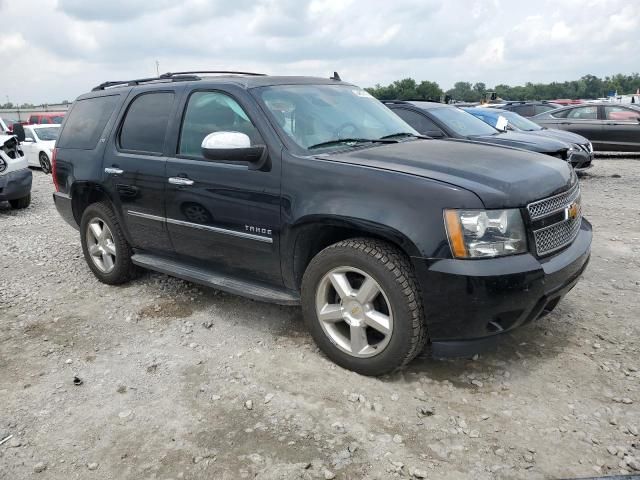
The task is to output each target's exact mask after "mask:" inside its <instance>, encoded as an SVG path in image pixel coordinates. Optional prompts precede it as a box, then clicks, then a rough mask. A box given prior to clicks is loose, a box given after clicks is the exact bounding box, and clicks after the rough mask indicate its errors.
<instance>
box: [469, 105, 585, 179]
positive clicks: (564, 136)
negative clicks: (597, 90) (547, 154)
mask: <svg viewBox="0 0 640 480" xmlns="http://www.w3.org/2000/svg"><path fill="white" fill-rule="evenodd" d="M463 110H464V111H465V112H468V113H470V114H471V115H473V116H474V117H478V118H479V119H480V120H482V121H483V122H485V123H487V124H489V125H491V126H492V127H494V128H496V126H497V124H498V121H499V119H500V117H503V118H505V119H506V120H507V122H508V124H507V130H512V131H515V132H525V133H529V134H531V135H538V136H541V137H548V138H557V139H558V140H562V141H563V142H567V143H569V144H570V145H571V149H570V150H569V159H568V161H569V163H570V164H571V166H572V167H573V168H575V169H576V170H578V171H582V170H586V169H587V168H591V167H592V166H593V146H592V145H591V142H590V141H589V140H587V139H586V138H584V137H583V136H581V135H578V134H576V133H572V132H567V131H565V130H557V129H555V128H545V127H541V126H540V125H538V124H537V123H534V122H532V121H531V120H529V119H527V118H524V117H521V116H520V115H518V114H517V113H514V112H508V111H506V110H498V109H495V108H481V107H477V108H464V109H463Z"/></svg>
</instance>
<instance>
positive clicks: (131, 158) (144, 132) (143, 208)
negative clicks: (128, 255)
mask: <svg viewBox="0 0 640 480" xmlns="http://www.w3.org/2000/svg"><path fill="white" fill-rule="evenodd" d="M177 96H178V91H177V87H173V88H172V87H171V86H167V88H162V89H157V90H151V91H146V92H139V91H135V90H134V91H132V94H131V95H130V97H129V99H128V103H127V106H126V108H125V109H124V110H123V111H122V112H121V113H120V117H119V119H118V122H117V129H116V130H115V132H114V134H113V135H112V136H111V139H110V141H109V145H108V147H107V150H106V152H105V156H104V162H103V167H104V169H103V184H104V185H105V186H106V188H107V189H108V191H109V194H110V196H111V198H112V199H113V200H114V202H115V203H116V205H117V206H118V208H119V209H120V210H121V213H122V218H123V219H124V222H125V225H126V228H127V231H128V233H129V236H130V241H131V243H132V246H133V247H134V248H139V249H143V250H146V251H150V252H157V253H170V252H172V251H173V247H172V245H171V242H170V240H169V234H168V232H167V228H166V224H165V222H164V217H165V203H164V202H165V194H166V180H165V178H166V177H165V167H166V161H167V159H166V157H165V155H164V148H165V141H166V136H167V131H168V126H169V122H170V119H171V118H172V115H174V114H175V109H176V106H177V101H176V98H177Z"/></svg>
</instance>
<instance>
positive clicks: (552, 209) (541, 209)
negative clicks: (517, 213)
mask: <svg viewBox="0 0 640 480" xmlns="http://www.w3.org/2000/svg"><path fill="white" fill-rule="evenodd" d="M579 196H580V185H579V184H578V183H577V182H576V184H575V185H574V186H573V187H571V189H569V190H567V191H566V192H563V193H560V194H558V195H554V196H553V197H549V198H545V199H543V200H538V201H537V202H533V203H530V204H529V205H527V210H528V212H529V218H530V219H531V221H534V220H538V219H539V218H542V217H546V216H548V215H551V214H553V213H556V212H559V211H560V210H564V209H565V208H567V207H568V206H569V205H571V203H572V202H573V201H574V200H575V199H576V198H578V197H579Z"/></svg>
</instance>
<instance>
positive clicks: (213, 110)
mask: <svg viewBox="0 0 640 480" xmlns="http://www.w3.org/2000/svg"><path fill="white" fill-rule="evenodd" d="M213 132H240V133H244V134H246V135H247V136H248V137H249V139H250V140H251V145H257V144H261V143H263V142H262V138H261V137H260V134H259V133H258V130H257V129H256V127H254V126H253V123H251V120H250V119H249V117H248V115H247V114H246V113H245V111H244V110H243V109H242V107H241V106H240V105H239V104H238V102H236V101H235V100H234V99H233V98H231V97H230V96H229V95H225V94H224V93H219V92H195V93H193V94H192V95H191V97H189V103H188V104H187V109H186V111H185V113H184V119H183V121H182V131H181V132H180V145H179V148H178V153H179V154H180V155H188V156H190V157H202V149H201V145H202V140H204V137H206V136H207V135H209V134H210V133H213Z"/></svg>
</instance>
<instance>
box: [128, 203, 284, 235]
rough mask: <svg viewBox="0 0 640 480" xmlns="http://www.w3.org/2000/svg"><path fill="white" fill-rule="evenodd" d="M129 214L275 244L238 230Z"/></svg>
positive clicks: (155, 216) (145, 214)
mask: <svg viewBox="0 0 640 480" xmlns="http://www.w3.org/2000/svg"><path fill="white" fill-rule="evenodd" d="M127 214H128V215H132V216H134V217H140V218H146V219H148V220H156V221H158V222H163V223H171V224H173V225H180V226H183V227H191V228H197V229H198V230H205V231H209V232H215V233H221V234H223V235H230V236H233V237H239V238H247V239H249V240H255V241H257V242H265V243H273V239H272V238H268V237H261V236H260V235H254V234H251V233H245V232H238V231H236V230H228V229H226V228H220V227H212V226H210V225H201V224H199V223H192V222H185V221H183V220H176V219H174V218H166V217H159V216H157V215H151V214H148V213H142V212H136V211H134V210H127Z"/></svg>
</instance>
